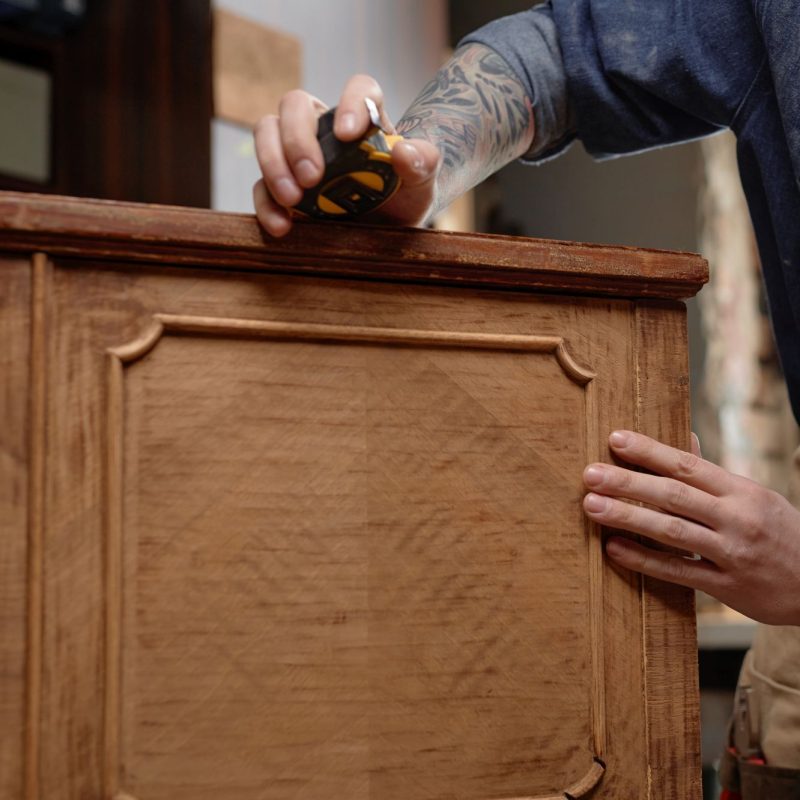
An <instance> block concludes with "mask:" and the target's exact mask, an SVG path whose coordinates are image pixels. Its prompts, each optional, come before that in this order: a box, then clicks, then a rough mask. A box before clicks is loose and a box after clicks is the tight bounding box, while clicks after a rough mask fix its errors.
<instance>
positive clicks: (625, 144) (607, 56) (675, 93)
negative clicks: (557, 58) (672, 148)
mask: <svg viewBox="0 0 800 800" xmlns="http://www.w3.org/2000/svg"><path fill="white" fill-rule="evenodd" d="M553 17H554V19H555V24H556V27H557V29H558V34H559V42H560V45H561V50H562V53H563V58H564V65H565V68H566V71H567V80H568V85H569V91H570V95H571V98H572V103H573V105H574V107H575V112H576V117H577V125H578V133H579V136H580V138H581V139H582V141H583V143H584V145H585V147H586V149H587V150H589V152H590V153H592V154H593V155H595V156H598V157H602V156H609V155H619V154H623V153H633V152H637V151H639V150H647V149H649V148H653V147H658V146H661V145H667V144H673V143H676V142H682V141H686V140H689V139H694V138H697V137H699V136H704V135H706V134H709V133H713V132H714V131H715V130H717V129H720V128H725V127H730V126H732V125H733V123H734V120H735V117H736V113H737V111H738V109H739V108H740V106H741V104H742V102H743V101H744V99H745V97H746V95H747V92H748V89H749V88H750V86H751V85H752V83H753V81H754V79H755V77H756V75H757V73H758V71H759V69H760V67H761V63H762V61H763V59H764V48H763V43H762V41H761V39H760V36H759V33H758V28H757V26H756V23H755V19H754V16H753V11H752V5H751V3H750V0H625V1H624V2H621V1H620V0H553Z"/></svg>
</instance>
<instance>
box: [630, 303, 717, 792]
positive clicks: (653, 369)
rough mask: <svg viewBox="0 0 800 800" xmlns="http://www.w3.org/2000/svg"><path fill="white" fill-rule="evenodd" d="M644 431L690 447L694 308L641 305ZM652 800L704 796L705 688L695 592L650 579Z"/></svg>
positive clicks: (645, 597) (645, 590) (645, 605)
mask: <svg viewBox="0 0 800 800" xmlns="http://www.w3.org/2000/svg"><path fill="white" fill-rule="evenodd" d="M634 335H635V347H636V350H635V352H636V354H637V356H636V359H637V363H636V375H635V377H636V389H635V391H636V400H637V408H636V412H637V429H638V430H639V431H641V432H642V433H645V434H647V435H648V436H652V437H653V438H655V439H658V440H659V441H661V442H665V443H666V444H669V445H672V446H673V447H679V448H681V449H683V450H688V449H690V446H691V444H690V420H689V364H688V359H687V353H688V345H687V329H686V309H685V307H684V306H683V304H681V303H674V302H672V303H670V302H658V301H645V302H641V303H637V305H636V312H635V320H634ZM642 611H643V631H642V635H643V649H644V654H645V658H644V684H645V708H646V714H647V749H648V763H649V780H648V784H649V792H648V800H701V796H702V785H701V761H700V719H699V708H700V694H699V692H700V690H699V679H698V660H697V623H696V617H695V594H694V591H693V590H691V589H686V588H684V587H681V586H677V585H673V584H668V583H664V582H663V581H657V580H655V579H653V578H647V577H643V578H642Z"/></svg>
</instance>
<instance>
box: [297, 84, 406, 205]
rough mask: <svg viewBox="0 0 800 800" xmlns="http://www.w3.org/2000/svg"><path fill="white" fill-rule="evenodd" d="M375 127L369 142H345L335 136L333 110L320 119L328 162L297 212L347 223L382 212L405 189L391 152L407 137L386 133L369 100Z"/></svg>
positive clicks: (366, 138) (319, 135) (319, 133)
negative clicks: (359, 217) (372, 213)
mask: <svg viewBox="0 0 800 800" xmlns="http://www.w3.org/2000/svg"><path fill="white" fill-rule="evenodd" d="M365 102H366V104H367V109H368V110H369V115H370V121H371V122H372V126H371V127H370V129H369V130H368V131H367V132H366V134H365V135H364V137H363V138H362V139H360V140H358V139H357V140H356V141H354V142H342V141H340V140H339V139H337V138H336V136H334V133H333V117H334V114H335V113H336V109H335V108H332V109H330V110H329V111H327V112H325V114H323V115H322V116H321V117H320V118H319V128H318V131H317V138H318V139H319V144H320V147H321V148H322V155H323V157H324V159H325V174H324V176H323V178H322V180H321V181H320V182H319V184H318V185H317V186H314V187H312V188H311V189H306V191H305V192H304V193H303V199H302V200H301V201H300V202H299V203H298V204H297V205H296V206H294V208H292V211H294V212H299V213H300V214H302V215H305V216H308V217H314V218H316V219H327V220H347V219H352V218H353V217H358V216H361V215H362V214H367V213H369V212H370V211H375V209H377V208H380V207H381V206H382V205H383V204H384V203H385V202H386V201H387V200H389V198H391V197H392V195H393V194H394V193H395V192H396V191H397V190H398V188H399V187H400V179H399V178H398V177H397V174H396V173H395V171H394V167H392V147H394V145H395V144H397V142H401V141H403V137H402V136H398V135H395V134H389V133H386V132H385V131H384V130H383V128H382V126H381V120H380V114H379V113H378V108H377V106H376V105H375V103H374V102H373V101H372V100H370V99H369V98H366V100H365Z"/></svg>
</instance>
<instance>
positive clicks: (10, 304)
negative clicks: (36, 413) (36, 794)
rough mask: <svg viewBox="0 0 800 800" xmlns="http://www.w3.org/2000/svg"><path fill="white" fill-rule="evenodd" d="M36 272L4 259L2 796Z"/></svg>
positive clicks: (15, 793)
mask: <svg viewBox="0 0 800 800" xmlns="http://www.w3.org/2000/svg"><path fill="white" fill-rule="evenodd" d="M30 309H31V268H30V262H28V261H26V260H22V259H0V341H2V343H3V346H2V347H0V378H1V379H2V384H0V731H1V733H0V797H4V798H9V800H11V798H18V797H21V796H22V785H23V781H22V776H23V764H24V753H23V746H24V745H23V742H24V731H25V686H26V680H25V648H26V625H25V619H26V606H27V579H26V576H27V567H26V562H27V544H26V531H27V527H28V512H27V502H28V479H29V449H28V442H29V424H28V409H29V385H30V384H29V370H30Z"/></svg>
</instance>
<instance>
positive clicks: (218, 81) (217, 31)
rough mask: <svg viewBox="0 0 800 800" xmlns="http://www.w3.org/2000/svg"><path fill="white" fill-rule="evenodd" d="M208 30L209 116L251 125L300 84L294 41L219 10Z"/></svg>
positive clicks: (298, 55) (299, 52)
mask: <svg viewBox="0 0 800 800" xmlns="http://www.w3.org/2000/svg"><path fill="white" fill-rule="evenodd" d="M213 30H214V35H213V62H214V116H216V117H220V118H221V119H225V120H227V121H228V122H233V123H235V124H237V125H245V126H248V127H251V126H253V125H255V124H256V122H258V120H259V119H260V118H261V117H263V116H264V115H265V114H276V113H277V112H278V105H279V103H280V99H281V97H282V96H283V95H284V94H285V93H286V92H288V91H289V90H290V89H296V88H297V87H299V86H300V85H301V83H302V79H303V75H302V45H301V43H300V40H299V39H296V38H295V37H294V36H289V35H288V34H286V33H282V32H281V31H277V30H274V29H273V28H267V27H266V26H264V25H260V24H258V23H257V22H252V21H250V20H247V19H244V18H243V17H239V16H237V15H236V14H231V13H230V12H229V11H223V10H221V9H216V10H215V11H214V18H213Z"/></svg>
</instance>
